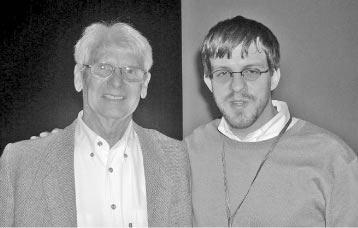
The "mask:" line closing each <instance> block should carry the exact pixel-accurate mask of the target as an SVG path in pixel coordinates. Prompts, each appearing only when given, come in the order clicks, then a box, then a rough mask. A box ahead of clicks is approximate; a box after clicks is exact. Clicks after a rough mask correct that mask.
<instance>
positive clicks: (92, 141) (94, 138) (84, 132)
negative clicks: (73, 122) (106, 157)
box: [75, 110, 133, 151]
mask: <svg viewBox="0 0 358 228" xmlns="http://www.w3.org/2000/svg"><path fill="white" fill-rule="evenodd" d="M82 117H83V110H82V111H80V112H79V113H78V116H77V121H78V124H77V128H76V132H75V135H76V138H77V139H78V140H85V141H86V142H87V143H88V145H90V147H91V149H92V151H95V149H94V148H96V147H98V143H99V142H100V143H101V144H102V145H101V147H102V148H103V149H104V150H105V151H109V150H114V149H116V148H118V147H121V146H123V144H126V143H127V142H128V139H129V138H130V135H131V134H132V133H133V131H132V129H133V120H131V121H130V122H129V124H128V127H127V129H126V131H125V132H124V134H123V136H122V138H121V139H120V140H119V141H118V142H116V144H115V145H114V146H113V147H112V148H109V144H108V142H107V141H106V140H105V139H104V138H102V137H101V136H99V135H97V134H96V133H95V132H94V131H93V130H92V129H90V128H89V127H88V126H87V124H86V123H85V122H84V121H83V120H82ZM81 144H82V145H83V143H81Z"/></svg>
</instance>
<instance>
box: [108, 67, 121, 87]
mask: <svg viewBox="0 0 358 228" xmlns="http://www.w3.org/2000/svg"><path fill="white" fill-rule="evenodd" d="M107 83H108V84H109V85H111V86H113V87H115V88H117V87H118V88H119V87H121V85H122V84H123V75H122V70H121V69H120V68H116V69H115V71H114V72H113V74H112V75H111V77H109V78H108V80H107Z"/></svg>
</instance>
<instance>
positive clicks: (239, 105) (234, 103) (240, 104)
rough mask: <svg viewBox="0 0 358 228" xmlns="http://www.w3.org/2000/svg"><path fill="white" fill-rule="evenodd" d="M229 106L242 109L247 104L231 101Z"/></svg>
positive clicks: (246, 102)
mask: <svg viewBox="0 0 358 228" xmlns="http://www.w3.org/2000/svg"><path fill="white" fill-rule="evenodd" d="M230 103H231V105H232V106H234V107H238V108H244V107H246V106H247V105H248V104H249V101H247V100H232V101H231V102H230Z"/></svg>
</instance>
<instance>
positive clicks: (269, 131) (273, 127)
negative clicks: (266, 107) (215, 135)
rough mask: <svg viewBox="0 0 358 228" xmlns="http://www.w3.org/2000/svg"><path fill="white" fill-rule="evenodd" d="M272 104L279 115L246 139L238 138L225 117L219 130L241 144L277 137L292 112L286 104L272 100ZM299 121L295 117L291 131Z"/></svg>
mask: <svg viewBox="0 0 358 228" xmlns="http://www.w3.org/2000/svg"><path fill="white" fill-rule="evenodd" d="M272 104H273V106H274V107H276V110H277V112H278V113H277V114H276V115H275V116H274V117H273V118H272V119H271V120H270V121H268V122H267V123H266V124H264V125H263V126H262V127H260V128H259V129H257V130H256V131H254V132H251V133H250V134H248V135H246V136H245V138H242V139H241V138H239V137H238V136H236V135H235V134H234V133H233V132H232V131H231V129H230V127H229V124H228V123H227V122H226V120H225V118H224V117H222V118H221V121H220V123H219V126H218V130H219V131H220V132H221V133H222V134H224V135H225V136H227V137H229V138H230V139H232V140H236V141H240V142H259V141H263V140H267V139H270V138H273V137H276V136H277V135H278V134H279V133H280V131H281V130H282V128H283V127H284V126H285V124H286V123H287V122H288V120H289V118H290V111H289V110H288V106H287V104H286V102H283V101H277V100H272ZM297 120H298V119H297V118H295V117H293V118H292V122H291V124H290V126H289V127H288V129H290V128H291V127H292V126H293V125H294V124H295V123H296V122H297Z"/></svg>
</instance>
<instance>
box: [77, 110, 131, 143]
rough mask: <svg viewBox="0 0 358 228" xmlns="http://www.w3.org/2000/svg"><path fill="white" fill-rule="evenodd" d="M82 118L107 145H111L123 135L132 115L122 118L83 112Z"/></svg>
mask: <svg viewBox="0 0 358 228" xmlns="http://www.w3.org/2000/svg"><path fill="white" fill-rule="evenodd" d="M82 119H83V122H85V123H86V125H87V126H88V127H89V128H90V129H91V130H92V131H94V132H95V133H96V134H97V135H99V136H101V137H102V138H103V139H105V140H106V141H107V142H108V144H109V146H110V147H112V146H114V145H115V144H116V143H117V142H118V141H119V140H120V139H121V138H122V137H123V135H124V133H125V131H126V130H127V128H128V125H129V122H130V121H131V119H132V116H128V117H125V118H123V119H108V118H104V117H102V116H97V115H86V113H83V118H82Z"/></svg>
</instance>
